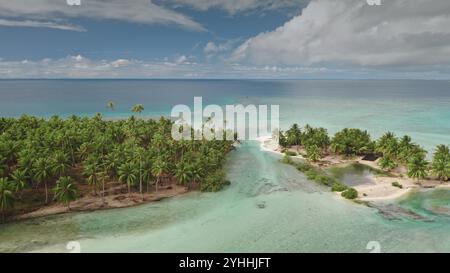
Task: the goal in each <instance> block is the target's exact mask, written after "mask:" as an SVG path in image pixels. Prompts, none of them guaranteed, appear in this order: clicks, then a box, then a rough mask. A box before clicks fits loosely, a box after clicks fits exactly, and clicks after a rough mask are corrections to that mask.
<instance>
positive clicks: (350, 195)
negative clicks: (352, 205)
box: [341, 188, 358, 200]
mask: <svg viewBox="0 0 450 273" xmlns="http://www.w3.org/2000/svg"><path fill="white" fill-rule="evenodd" d="M341 196H342V197H344V198H346V199H350V200H353V199H355V198H357V197H358V191H357V190H355V189H354V188H348V189H346V190H345V191H343V192H342V193H341Z"/></svg>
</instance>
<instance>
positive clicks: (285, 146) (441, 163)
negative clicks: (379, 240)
mask: <svg viewBox="0 0 450 273" xmlns="http://www.w3.org/2000/svg"><path fill="white" fill-rule="evenodd" d="M259 141H260V142H261V149H262V150H265V151H270V152H275V153H278V154H280V155H283V156H284V158H283V162H284V163H287V164H290V165H293V166H294V167H296V168H297V169H298V170H299V171H301V172H303V173H304V174H305V175H306V177H307V178H308V179H309V180H312V181H315V182H317V183H319V184H323V185H325V186H328V187H330V189H331V190H332V191H334V192H337V193H338V195H339V196H342V197H344V198H347V199H351V200H356V201H357V202H368V201H377V200H378V201H382V200H391V199H396V198H399V197H402V196H404V195H405V194H406V193H408V192H410V191H411V190H412V189H419V188H438V187H449V185H448V183H446V182H448V180H449V177H450V152H449V146H448V145H443V144H442V145H438V146H437V147H436V149H435V151H434V154H433V157H432V160H431V162H429V161H427V155H428V152H427V151H425V150H424V149H423V148H422V147H421V146H420V145H418V144H417V143H414V142H413V141H412V139H411V137H410V136H407V135H405V136H403V137H401V138H398V137H396V136H395V134H394V133H392V132H387V133H385V134H384V135H382V136H381V137H380V138H379V139H377V140H372V138H371V136H370V134H369V133H368V132H367V131H364V130H360V129H355V128H345V129H343V130H341V131H339V132H337V133H336V134H335V135H334V136H333V137H330V136H329V135H328V131H327V129H325V128H314V127H311V126H310V125H306V126H304V127H303V128H301V127H300V126H299V125H298V124H293V125H292V126H291V127H290V128H289V129H288V130H286V131H285V132H283V131H279V132H276V133H275V134H274V135H273V136H266V137H261V138H259ZM355 165H363V166H364V167H365V168H366V169H368V170H370V172H372V173H373V174H374V175H373V177H372V180H373V183H361V184H357V185H346V184H345V183H343V182H342V181H340V180H339V178H337V177H336V176H335V175H333V170H336V169H339V168H347V167H349V166H355Z"/></svg>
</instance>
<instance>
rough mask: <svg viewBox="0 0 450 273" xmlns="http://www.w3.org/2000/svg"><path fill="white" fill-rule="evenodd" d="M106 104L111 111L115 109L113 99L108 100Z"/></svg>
mask: <svg viewBox="0 0 450 273" xmlns="http://www.w3.org/2000/svg"><path fill="white" fill-rule="evenodd" d="M106 106H107V107H108V108H109V109H111V111H115V110H116V104H115V103H114V102H113V101H108V103H107V104H106Z"/></svg>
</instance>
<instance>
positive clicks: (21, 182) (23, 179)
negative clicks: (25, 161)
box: [11, 169, 28, 192]
mask: <svg viewBox="0 0 450 273" xmlns="http://www.w3.org/2000/svg"><path fill="white" fill-rule="evenodd" d="M11 179H12V182H13V183H12V185H13V189H14V191H15V192H20V191H22V190H23V189H24V188H25V187H26V186H27V183H28V176H27V172H26V170H22V169H16V170H15V171H14V172H13V173H12V174H11Z"/></svg>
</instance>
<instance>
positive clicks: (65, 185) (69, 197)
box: [53, 176, 78, 210]
mask: <svg viewBox="0 0 450 273" xmlns="http://www.w3.org/2000/svg"><path fill="white" fill-rule="evenodd" d="M53 191H54V193H55V200H57V201H58V202H61V203H63V204H65V205H66V206H67V208H68V209H69V210H70V202H72V201H74V200H75V199H76V198H77V194H78V190H77V187H76V185H75V183H74V181H73V179H72V178H71V177H70V176H63V177H61V178H59V180H58V181H57V182H56V186H55V188H53Z"/></svg>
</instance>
